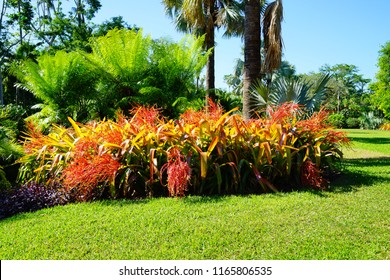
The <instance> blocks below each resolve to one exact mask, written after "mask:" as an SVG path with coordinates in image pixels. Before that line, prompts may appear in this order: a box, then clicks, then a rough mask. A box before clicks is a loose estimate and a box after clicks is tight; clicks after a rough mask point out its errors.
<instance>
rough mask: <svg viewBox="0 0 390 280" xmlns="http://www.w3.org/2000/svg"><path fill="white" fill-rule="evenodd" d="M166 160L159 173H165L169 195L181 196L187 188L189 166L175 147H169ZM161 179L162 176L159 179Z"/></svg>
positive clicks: (189, 175) (189, 176)
mask: <svg viewBox="0 0 390 280" xmlns="http://www.w3.org/2000/svg"><path fill="white" fill-rule="evenodd" d="M167 153H168V162H167V163H165V164H164V165H163V166H162V168H161V171H160V173H161V175H162V174H164V172H166V173H167V177H168V179H167V181H168V183H167V187H168V192H169V195H170V196H178V197H183V196H184V194H185V191H187V190H188V184H189V182H190V179H191V168H190V166H189V165H188V162H187V161H185V157H184V156H183V155H182V154H181V152H180V150H179V149H178V148H177V147H173V148H171V149H169V151H168V152H167ZM160 180H162V178H161V179H160Z"/></svg>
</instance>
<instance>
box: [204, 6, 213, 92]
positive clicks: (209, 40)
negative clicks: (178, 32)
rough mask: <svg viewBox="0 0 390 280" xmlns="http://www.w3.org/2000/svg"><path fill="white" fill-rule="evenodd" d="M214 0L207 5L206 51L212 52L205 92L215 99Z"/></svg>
mask: <svg viewBox="0 0 390 280" xmlns="http://www.w3.org/2000/svg"><path fill="white" fill-rule="evenodd" d="M214 17H215V10H214V0H210V1H209V2H208V5H207V27H206V39H205V40H206V50H210V49H211V50H212V52H211V54H210V56H209V58H208V60H207V67H206V92H207V95H208V97H210V98H212V99H215V93H214V89H215V52H214V47H215V32H214Z"/></svg>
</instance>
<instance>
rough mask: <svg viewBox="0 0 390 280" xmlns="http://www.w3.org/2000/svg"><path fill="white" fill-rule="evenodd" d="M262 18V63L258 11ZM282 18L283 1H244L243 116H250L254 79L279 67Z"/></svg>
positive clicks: (247, 117)
mask: <svg viewBox="0 0 390 280" xmlns="http://www.w3.org/2000/svg"><path fill="white" fill-rule="evenodd" d="M264 7H266V9H265V11H264V17H263V37H264V42H263V43H264V53H265V55H264V62H263V63H262V61H261V54H260V51H261V14H262V13H261V11H262V8H264ZM282 20H283V5H282V0H276V1H274V2H272V3H270V4H269V5H267V6H265V1H263V0H245V29H244V84H243V110H242V114H243V117H244V119H249V118H250V117H251V112H250V102H251V101H250V91H251V88H252V87H253V86H254V84H255V81H256V80H260V79H261V78H263V76H264V75H265V74H268V73H272V71H274V70H276V69H278V68H279V66H280V64H281V56H282V39H281V21H282Z"/></svg>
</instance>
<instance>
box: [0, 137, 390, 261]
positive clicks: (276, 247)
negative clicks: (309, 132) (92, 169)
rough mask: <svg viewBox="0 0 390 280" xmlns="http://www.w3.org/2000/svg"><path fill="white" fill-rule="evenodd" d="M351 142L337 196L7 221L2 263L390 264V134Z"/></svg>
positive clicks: (1, 230) (84, 208)
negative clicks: (216, 261) (299, 261)
mask: <svg viewBox="0 0 390 280" xmlns="http://www.w3.org/2000/svg"><path fill="white" fill-rule="evenodd" d="M348 133H349V134H350V135H351V136H352V138H354V139H353V140H355V141H354V142H353V146H352V148H353V150H351V151H346V155H347V157H348V158H347V159H346V160H345V161H344V163H343V165H342V167H343V173H342V174H341V175H339V176H338V177H336V178H335V180H334V182H333V183H332V185H331V191H330V192H309V191H307V192H294V193H287V194H269V195H259V196H242V197H240V196H230V197H203V198H202V197H187V198H184V199H173V198H161V199H149V200H141V201H104V202H94V203H85V204H74V205H67V206H63V207H55V208H51V209H45V210H41V211H38V212H36V213H28V214H20V215H17V216H15V217H11V218H8V219H5V220H2V221H0V259H390V253H389V245H390V244H389V240H390V214H389V209H390V200H389V198H390V142H389V141H388V142H386V143H383V141H382V140H380V142H379V143H378V145H380V146H381V148H380V149H379V148H377V146H378V145H375V142H376V141H378V139H385V138H386V137H387V136H386V134H383V132H380V133H379V132H371V131H360V130H359V131H358V130H356V131H355V130H353V131H348ZM387 133H388V132H387ZM387 135H388V137H389V139H390V134H387ZM356 139H357V140H356ZM375 139H376V140H375ZM350 154H351V155H353V157H352V156H348V155H350ZM373 154H374V155H375V156H374V157H373V156H372V155H373ZM378 155H379V156H378ZM386 155H388V156H389V158H387V157H386Z"/></svg>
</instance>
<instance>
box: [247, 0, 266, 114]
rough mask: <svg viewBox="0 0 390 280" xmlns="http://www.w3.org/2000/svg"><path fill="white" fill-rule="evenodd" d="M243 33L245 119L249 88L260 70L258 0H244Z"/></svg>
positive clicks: (248, 111) (248, 109)
mask: <svg viewBox="0 0 390 280" xmlns="http://www.w3.org/2000/svg"><path fill="white" fill-rule="evenodd" d="M244 28H245V29H244V30H245V31H244V32H245V33H244V79H243V83H244V84H243V89H242V94H243V98H242V99H243V104H242V106H243V108H242V114H243V118H244V119H245V120H248V119H249V118H250V117H251V114H250V89H251V87H252V85H253V83H254V82H255V81H256V80H257V79H259V78H260V70H261V55H260V45H261V37H260V33H261V27H260V1H259V0H246V1H245V27H244Z"/></svg>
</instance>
